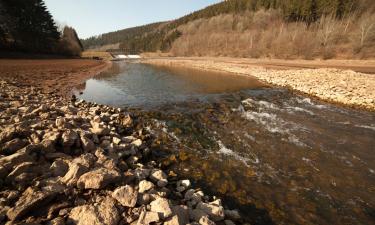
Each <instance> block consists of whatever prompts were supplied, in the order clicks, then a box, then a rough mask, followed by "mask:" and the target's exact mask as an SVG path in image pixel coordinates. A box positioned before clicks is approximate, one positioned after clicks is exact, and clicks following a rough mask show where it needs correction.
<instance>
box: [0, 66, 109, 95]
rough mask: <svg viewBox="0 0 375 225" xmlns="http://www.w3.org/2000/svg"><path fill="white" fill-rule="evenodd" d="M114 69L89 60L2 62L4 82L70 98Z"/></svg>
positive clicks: (0, 74)
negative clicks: (98, 77)
mask: <svg viewBox="0 0 375 225" xmlns="http://www.w3.org/2000/svg"><path fill="white" fill-rule="evenodd" d="M110 66H111V63H110V62H106V61H100V60H87V59H29V60H27V59H0V79H2V80H10V81H13V80H16V81H17V85H18V86H35V87H40V88H42V90H43V91H44V92H55V93H59V94H61V95H69V94H70V91H71V90H72V88H74V87H76V86H77V85H80V84H82V83H84V82H85V81H86V80H87V79H88V78H90V77H92V76H94V75H95V74H98V73H100V72H102V71H104V70H107V69H108V68H109V67H110Z"/></svg>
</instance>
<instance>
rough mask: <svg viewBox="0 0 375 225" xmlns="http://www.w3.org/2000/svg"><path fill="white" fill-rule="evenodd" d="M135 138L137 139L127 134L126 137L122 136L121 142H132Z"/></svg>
mask: <svg viewBox="0 0 375 225" xmlns="http://www.w3.org/2000/svg"><path fill="white" fill-rule="evenodd" d="M135 140H137V139H136V138H135V137H133V136H126V137H123V138H121V142H124V143H128V144H129V143H132V142H133V141H135Z"/></svg>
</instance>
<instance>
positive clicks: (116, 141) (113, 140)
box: [112, 137, 121, 145]
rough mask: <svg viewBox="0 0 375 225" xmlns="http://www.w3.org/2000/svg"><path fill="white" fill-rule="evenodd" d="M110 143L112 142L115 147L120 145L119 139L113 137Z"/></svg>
mask: <svg viewBox="0 0 375 225" xmlns="http://www.w3.org/2000/svg"><path fill="white" fill-rule="evenodd" d="M112 142H113V143H114V144H115V145H118V144H120V142H121V139H120V138H118V137H113V139H112Z"/></svg>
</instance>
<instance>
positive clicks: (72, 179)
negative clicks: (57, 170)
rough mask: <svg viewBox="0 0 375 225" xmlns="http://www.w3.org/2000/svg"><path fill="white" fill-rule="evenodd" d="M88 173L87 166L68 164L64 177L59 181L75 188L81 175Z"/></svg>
mask: <svg viewBox="0 0 375 225" xmlns="http://www.w3.org/2000/svg"><path fill="white" fill-rule="evenodd" d="M87 171H88V167H87V166H83V165H82V164H80V163H74V162H73V163H70V164H69V170H68V172H67V173H66V174H65V176H64V177H63V178H62V179H61V181H62V182H64V183H65V184H67V185H68V186H75V185H76V184H77V181H78V179H79V178H80V177H81V175H82V174H84V173H86V172H87Z"/></svg>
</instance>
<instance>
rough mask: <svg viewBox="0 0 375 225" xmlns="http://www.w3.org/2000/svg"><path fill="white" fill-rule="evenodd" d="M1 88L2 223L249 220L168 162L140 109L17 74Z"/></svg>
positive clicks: (176, 223)
mask: <svg viewBox="0 0 375 225" xmlns="http://www.w3.org/2000/svg"><path fill="white" fill-rule="evenodd" d="M0 89H1V90H0V224H55V225H63V224H80V225H95V224H97V225H99V224H106V225H117V224H168V225H182V224H215V223H216V224H227V225H230V224H243V221H242V220H241V216H240V215H239V213H238V211H236V210H229V209H224V206H223V204H222V202H221V200H220V199H217V198H215V197H212V196H208V195H205V194H204V193H203V192H202V191H201V190H200V189H197V188H192V184H191V183H190V181H189V180H183V179H180V178H178V176H177V174H175V173H174V172H173V171H167V170H165V169H164V170H162V169H161V167H160V165H159V164H158V163H157V162H156V161H154V159H153V151H154V150H155V149H157V148H158V141H157V140H155V139H154V137H153V135H152V130H150V128H146V127H143V126H142V125H140V124H139V123H138V122H137V121H138V120H139V119H140V118H137V116H135V115H130V114H128V113H127V112H125V111H123V110H121V109H116V108H112V107H108V106H103V105H97V104H94V103H88V102H84V101H82V100H80V101H76V100H75V99H74V98H73V99H72V100H69V101H68V100H67V98H66V97H61V95H59V94H57V93H48V94H45V93H44V92H45V89H44V87H33V86H31V87H30V86H21V87H20V85H19V80H18V79H12V78H10V77H8V79H7V81H4V80H2V81H0ZM151 129H152V128H151Z"/></svg>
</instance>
